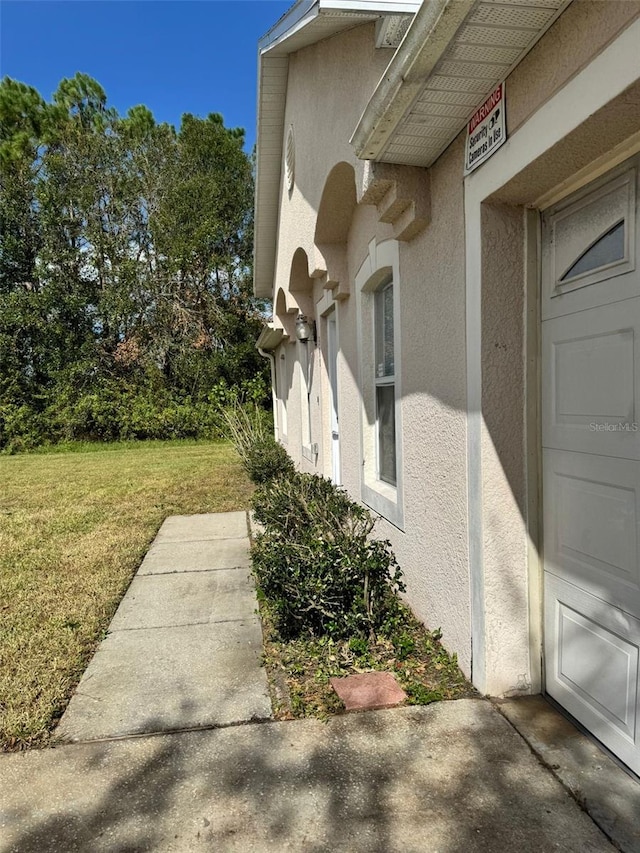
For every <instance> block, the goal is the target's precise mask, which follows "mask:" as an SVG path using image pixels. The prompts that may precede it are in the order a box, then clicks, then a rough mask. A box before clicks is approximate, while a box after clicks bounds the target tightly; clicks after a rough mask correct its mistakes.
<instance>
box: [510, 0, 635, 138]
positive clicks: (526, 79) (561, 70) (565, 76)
mask: <svg viewBox="0 0 640 853" xmlns="http://www.w3.org/2000/svg"><path fill="white" fill-rule="evenodd" d="M638 14H640V3H638V2H637V0H595V1H594V0H573V3H571V5H570V6H569V7H568V9H567V10H566V11H565V12H564V14H562V15H561V16H560V17H559V18H558V20H557V21H556V22H555V24H554V25H553V26H552V27H551V28H550V29H549V31H548V32H547V33H546V34H545V35H544V37H543V38H542V39H541V40H540V41H539V42H538V44H537V45H536V46H535V47H534V48H533V50H532V51H531V52H530V53H529V54H527V56H525V58H524V59H523V60H522V62H521V63H520V64H519V65H518V66H517V68H515V69H514V71H513V72H512V73H511V74H510V76H509V77H508V79H507V87H506V91H507V133H508V135H511V134H513V133H515V131H516V130H517V129H518V127H520V125H521V124H523V122H525V121H526V120H527V118H529V116H530V115H532V113H534V112H535V111H536V110H537V109H538V108H539V107H540V106H542V104H544V103H545V101H548V100H549V98H551V97H552V96H553V95H554V94H555V93H556V92H557V91H558V90H559V89H560V88H561V87H562V86H564V85H565V83H567V81H568V80H570V79H571V78H572V77H573V76H575V74H577V73H578V72H579V71H580V70H581V69H582V68H584V66H585V65H587V64H588V63H589V62H591V60H592V59H593V57H594V56H596V55H597V54H598V53H600V51H601V50H603V48H605V47H606V46H607V45H608V44H609V43H610V42H611V41H612V40H613V39H614V38H615V37H616V36H617V35H618V33H620V32H621V31H622V30H623V29H625V28H626V27H627V26H629V24H630V23H631V22H632V21H633V20H634V19H635V18H637V17H638Z"/></svg>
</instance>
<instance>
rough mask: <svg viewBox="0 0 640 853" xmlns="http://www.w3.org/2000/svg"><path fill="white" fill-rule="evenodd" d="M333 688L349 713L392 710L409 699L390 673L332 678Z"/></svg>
mask: <svg viewBox="0 0 640 853" xmlns="http://www.w3.org/2000/svg"><path fill="white" fill-rule="evenodd" d="M331 686H332V687H333V689H334V690H335V691H336V693H337V694H338V696H339V697H340V699H342V701H343V702H344V706H345V708H346V709H347V711H364V710H373V709H374V708H392V707H393V706H394V705H399V704H400V702H404V700H405V699H406V698H407V694H406V693H405V692H404V690H403V689H402V687H400V685H399V684H398V682H397V681H396V679H395V677H394V676H393V675H392V674H391V673H390V672H362V673H359V674H358V675H347V676H346V677H345V678H332V679H331Z"/></svg>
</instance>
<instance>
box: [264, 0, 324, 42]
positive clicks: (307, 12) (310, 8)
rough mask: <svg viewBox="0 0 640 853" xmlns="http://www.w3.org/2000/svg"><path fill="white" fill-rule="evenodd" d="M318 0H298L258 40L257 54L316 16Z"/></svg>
mask: <svg viewBox="0 0 640 853" xmlns="http://www.w3.org/2000/svg"><path fill="white" fill-rule="evenodd" d="M319 6H320V2H319V0H298V2H297V3H295V4H294V5H293V6H292V7H291V8H290V9H289V10H288V11H287V12H285V13H284V15H283V16H282V17H281V18H280V20H279V21H278V22H277V23H276V24H275V25H274V26H273V27H271V29H270V30H269V31H268V32H267V33H266V34H265V35H263V36H262V38H261V39H260V41H259V42H258V55H260V54H263V53H267V52H268V51H270V50H273V49H274V48H276V47H278V46H279V45H281V44H282V43H283V42H285V41H286V40H287V39H289V38H291V36H292V35H293V34H294V33H296V32H298V30H300V29H301V28H302V27H305V26H306V25H307V24H308V23H309V21H312V20H313V19H314V18H317V17H318V12H319Z"/></svg>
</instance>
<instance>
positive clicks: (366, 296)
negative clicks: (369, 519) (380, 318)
mask: <svg viewBox="0 0 640 853" xmlns="http://www.w3.org/2000/svg"><path fill="white" fill-rule="evenodd" d="M399 257H400V252H399V244H398V242H397V240H385V241H383V242H381V243H376V241H375V240H372V241H371V243H370V244H369V251H368V254H367V257H366V258H365V259H364V261H363V263H362V264H361V266H360V269H359V270H358V272H357V274H356V276H355V295H356V310H357V331H358V362H359V373H360V379H359V390H360V442H361V445H360V450H361V460H362V464H361V476H360V497H361V500H362V502H363V503H364V504H366V505H367V506H368V507H370V508H371V509H373V510H374V511H375V512H377V513H378V514H379V515H381V516H382V517H383V518H385V519H387V521H389V522H391V523H392V524H393V525H395V526H396V527H398V528H399V529H401V530H402V529H404V506H403V472H402V405H401V400H402V389H401V365H402V353H401V335H400V326H401V323H400V289H401V285H400V271H399ZM388 284H391V285H392V292H393V320H394V322H393V361H394V373H393V376H386V377H380V380H381V381H380V384H378V377H377V376H376V372H377V371H376V340H377V338H378V336H377V335H376V325H375V324H376V311H375V302H376V295H377V293H378V292H381V291H383V290H384V289H385V288H386V286H387V285H388ZM390 379H392V380H393V382H392V383H391V382H390V381H389V380H390ZM385 384H387V385H389V384H393V388H394V420H395V467H396V482H395V484H392V483H389V482H386V481H385V480H384V479H382V478H381V477H380V459H379V452H380V451H379V432H378V425H379V424H378V416H377V388H378V387H384V385H385Z"/></svg>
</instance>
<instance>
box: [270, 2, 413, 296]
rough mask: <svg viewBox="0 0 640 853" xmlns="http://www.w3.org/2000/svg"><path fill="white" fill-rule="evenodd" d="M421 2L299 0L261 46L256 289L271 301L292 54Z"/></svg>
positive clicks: (405, 11) (404, 11)
mask: <svg viewBox="0 0 640 853" xmlns="http://www.w3.org/2000/svg"><path fill="white" fill-rule="evenodd" d="M419 8H420V0H298V2H296V3H294V4H293V6H292V7H291V8H290V9H289V10H288V11H287V12H286V13H285V14H284V15H283V16H282V18H280V20H279V21H278V22H277V23H276V24H275V25H274V26H273V27H272V28H271V29H270V30H269V32H268V33H267V34H266V35H265V36H263V38H262V39H260V41H259V43H258V110H257V112H258V132H257V157H256V203H255V235H254V273H253V289H254V292H255V294H256V296H260V297H264V298H270V297H271V296H272V289H273V275H274V269H275V260H276V242H277V232H278V202H279V197H280V182H281V170H282V157H283V145H284V114H285V105H286V95H287V78H288V73H289V54H291V53H294V52H295V51H297V50H300V49H302V48H304V47H307V46H309V45H311V44H315V43H316V42H318V41H321V40H323V39H326V38H330V37H331V36H334V35H337V34H338V33H340V32H342V31H344V30H347V29H350V28H351V27H355V26H359V25H360V24H363V23H367V22H369V21H377V20H378V19H379V18H381V17H386V16H390V15H392V16H398V15H401V16H404V15H412V16H413V15H414V14H415V13H416V12H417V11H418V9H419Z"/></svg>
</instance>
